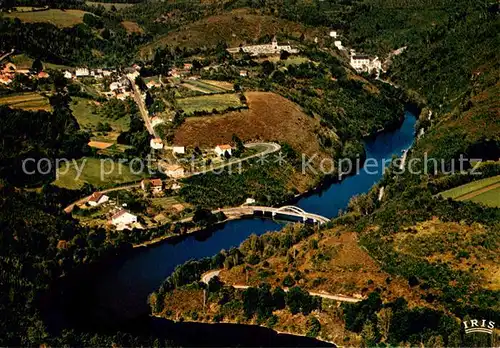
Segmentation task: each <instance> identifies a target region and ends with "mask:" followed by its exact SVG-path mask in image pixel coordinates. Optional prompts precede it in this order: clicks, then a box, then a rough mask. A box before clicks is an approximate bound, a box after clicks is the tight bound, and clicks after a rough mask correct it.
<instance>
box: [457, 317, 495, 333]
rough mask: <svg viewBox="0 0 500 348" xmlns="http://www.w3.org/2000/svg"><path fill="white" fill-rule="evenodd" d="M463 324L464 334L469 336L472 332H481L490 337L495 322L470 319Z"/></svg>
mask: <svg viewBox="0 0 500 348" xmlns="http://www.w3.org/2000/svg"><path fill="white" fill-rule="evenodd" d="M463 323H464V327H465V333H466V334H470V333H473V332H483V333H487V334H490V335H491V334H492V333H493V329H494V328H495V322H494V321H491V320H489V321H487V320H486V319H482V320H477V319H471V320H468V321H464V322H463Z"/></svg>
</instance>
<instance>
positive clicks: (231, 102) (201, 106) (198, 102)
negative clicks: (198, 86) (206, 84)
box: [177, 94, 243, 115]
mask: <svg viewBox="0 0 500 348" xmlns="http://www.w3.org/2000/svg"><path fill="white" fill-rule="evenodd" d="M177 105H178V107H179V109H182V110H184V112H185V114H186V115H192V114H194V113H195V112H197V111H198V112H203V111H204V112H211V111H213V110H214V109H215V110H217V111H224V110H227V109H228V108H231V107H241V106H243V104H242V103H241V101H240V97H239V96H238V95H237V94H213V95H206V96H205V95H203V96H199V97H190V98H182V99H177Z"/></svg>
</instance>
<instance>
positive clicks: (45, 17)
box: [6, 9, 87, 28]
mask: <svg viewBox="0 0 500 348" xmlns="http://www.w3.org/2000/svg"><path fill="white" fill-rule="evenodd" d="M85 13H87V12H85V11H81V10H56V9H50V10H45V11H36V12H12V13H9V14H7V15H6V16H7V17H10V18H19V19H20V20H21V21H23V22H28V23H40V22H46V23H51V24H54V25H55V26H57V27H60V28H64V27H72V26H74V25H76V24H80V23H83V15H84V14H85Z"/></svg>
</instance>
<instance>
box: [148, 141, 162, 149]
mask: <svg viewBox="0 0 500 348" xmlns="http://www.w3.org/2000/svg"><path fill="white" fill-rule="evenodd" d="M149 145H151V148H153V149H155V150H161V149H163V140H161V139H160V138H153V139H151V141H150V142H149Z"/></svg>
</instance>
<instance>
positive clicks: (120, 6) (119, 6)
mask: <svg viewBox="0 0 500 348" xmlns="http://www.w3.org/2000/svg"><path fill="white" fill-rule="evenodd" d="M86 4H87V5H88V6H99V5H102V6H104V8H105V9H106V10H108V11H110V10H111V7H113V6H115V7H116V9H117V10H121V9H123V8H127V7H130V6H134V4H125V3H119V2H94V1H87V2H86Z"/></svg>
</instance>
